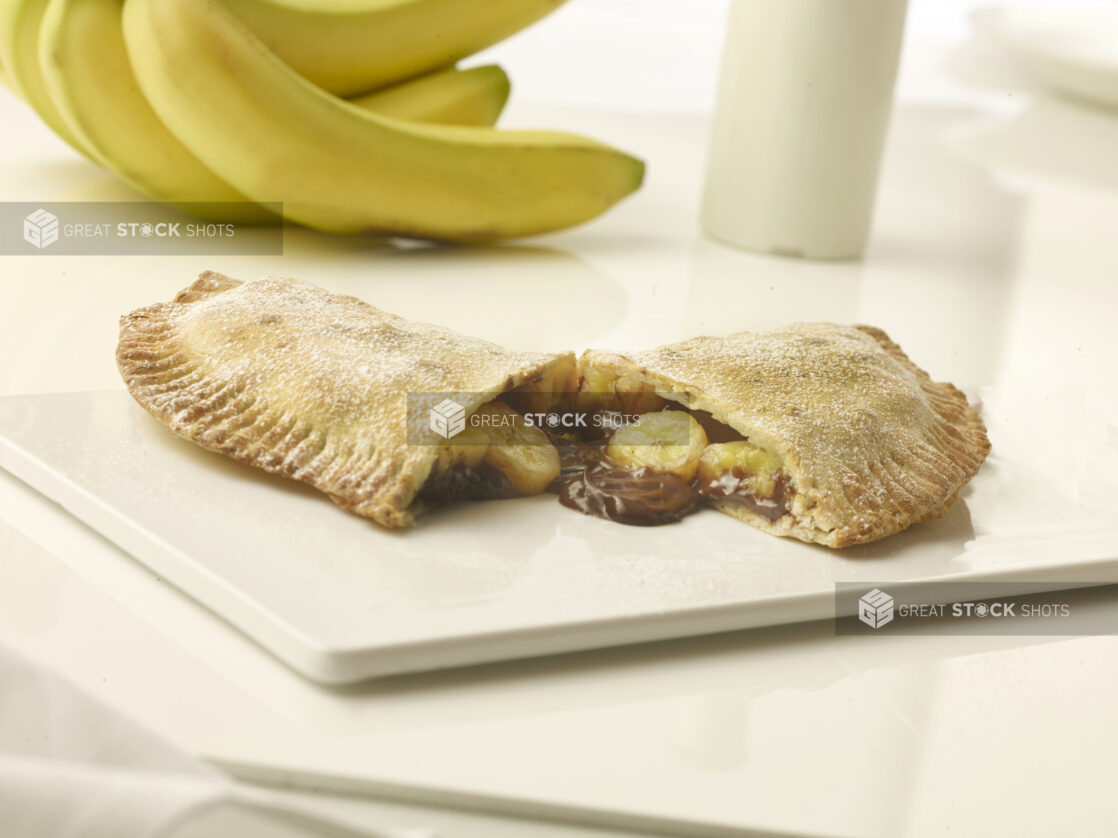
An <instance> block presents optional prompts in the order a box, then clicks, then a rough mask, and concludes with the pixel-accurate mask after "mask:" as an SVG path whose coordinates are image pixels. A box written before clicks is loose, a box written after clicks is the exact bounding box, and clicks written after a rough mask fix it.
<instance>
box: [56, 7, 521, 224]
mask: <svg viewBox="0 0 1118 838" xmlns="http://www.w3.org/2000/svg"><path fill="white" fill-rule="evenodd" d="M123 5H124V4H123V0H49V5H48V6H47V9H46V12H45V13H44V15H43V18H42V23H41V25H40V29H39V63H40V65H41V69H42V74H43V77H44V79H45V82H46V89H47V91H48V93H49V95H50V99H51V101H52V102H53V103H54V105H55V107H56V108H57V110H58V113H59V114H60V115H61V117H62V118H63V119H64V120H65V123H66V125H67V126H68V127H69V128H70V130H71V131H72V132H73V134H74V136H76V137H77V138H78V139H79V140H80V142H81V143H82V145H83V147H85V148H86V149H88V150H89V153H90V155H91V156H92V157H93V158H94V159H95V160H96V161H97V162H98V163H100V164H101V165H102V166H103V167H104V168H106V169H108V170H109V171H111V172H114V173H115V174H117V175H118V176H119V177H120V178H121V179H122V180H123V181H125V182H126V183H128V184H129V185H130V186H131V187H132V188H133V189H136V190H137V191H138V192H141V193H143V194H145V195H148V196H150V197H152V198H155V199H156V200H159V201H165V202H167V203H170V204H174V205H176V206H178V207H180V208H181V209H184V210H186V211H188V212H191V213H193V214H195V215H204V216H206V217H208V218H211V219H213V220H221V221H232V222H239V223H263V222H268V221H273V222H274V221H277V220H278V218H277V217H276V216H275V215H274V214H272V213H270V212H268V211H267V210H265V209H264V208H263V207H259V206H256V205H255V204H253V203H251V202H250V201H249V199H248V198H246V197H245V196H244V195H242V194H241V193H240V192H238V191H237V190H236V189H234V188H233V187H232V186H230V185H229V184H227V183H226V182H225V181H223V180H221V178H219V177H218V176H217V175H215V174H214V173H213V172H211V171H210V169H209V168H208V167H207V166H206V165H205V164H204V163H202V161H201V160H199V159H198V158H197V157H195V156H194V155H193V154H192V153H191V152H190V150H189V149H187V148H186V146H184V145H183V144H182V143H181V142H179V140H178V139H177V138H176V137H175V135H174V134H172V133H171V132H170V131H168V130H167V128H166V126H164V124H163V122H162V121H161V120H160V119H159V117H158V116H156V114H155V111H153V110H152V109H151V105H149V104H148V101H147V99H145V98H144V96H143V94H142V93H141V92H140V90H139V87H138V85H137V82H136V77H135V75H134V74H133V72H132V66H131V64H130V63H129V60H128V53H127V50H126V49H125V46H124V34H123V32H122V30H121V15H122V13H123ZM507 95H508V79H507V77H506V76H505V74H504V72H503V71H502V70H501V69H500V68H499V67H479V68H477V69H476V70H469V71H458V70H454V69H451V70H445V71H443V72H440V73H437V74H434V75H432V76H427V77H421V78H419V79H416V80H414V81H409V82H404V83H402V84H399V85H396V86H395V87H392V88H388V89H386V90H384V91H381V92H378V93H376V94H372V95H370V96H367V97H365V98H364V99H363V100H362V101H361V102H358V103H357V104H358V105H359V106H361V107H364V108H368V109H370V110H388V111H389V112H391V113H393V114H394V115H397V116H400V117H407V118H412V119H420V120H423V119H428V118H434V119H435V120H446V121H453V120H454V119H455V118H461V119H462V120H463V121H468V120H471V119H474V120H478V121H482V122H483V124H491V122H485V120H493V119H496V117H497V114H499V113H500V109H501V106H502V105H503V104H504V101H505V99H506V98H507ZM202 202H221V206H211V205H209V204H208V203H206V204H205V205H199V204H200V203H202Z"/></svg>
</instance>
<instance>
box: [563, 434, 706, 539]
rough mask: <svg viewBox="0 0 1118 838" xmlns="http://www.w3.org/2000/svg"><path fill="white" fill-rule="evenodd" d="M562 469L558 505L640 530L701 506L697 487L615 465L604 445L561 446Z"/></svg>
mask: <svg viewBox="0 0 1118 838" xmlns="http://www.w3.org/2000/svg"><path fill="white" fill-rule="evenodd" d="M559 457H560V462H561V463H562V471H561V473H560V475H559V479H558V480H557V481H555V483H553V484H552V486H551V488H552V490H553V491H557V492H558V493H559V503H561V504H563V506H566V507H568V508H570V509H575V510H577V511H579V512H581V513H583V514H584V515H593V516H595V517H597V518H605V519H607V520H609V521H616V522H617V523H619V524H629V525H631V526H635V527H654V526H658V525H659V524H670V523H671V522H673V521H678V520H679V519H680V518H682V517H684V516H685V515H690V514H691V513H692V512H695V511H696V510H697V509H698V508H699V493H698V492H697V491H695V487H694V485H692V484H691V483H688V482H687V481H686V480H684V479H682V478H680V477H677V476H676V475H674V474H658V473H657V472H654V471H650V470H649V469H647V468H642V469H638V470H636V471H630V470H629V469H623V468H617V467H616V466H613V465H610V463H609V461H608V460H606V458H605V447H604V446H603V445H569V444H568V445H561V446H560V447H559Z"/></svg>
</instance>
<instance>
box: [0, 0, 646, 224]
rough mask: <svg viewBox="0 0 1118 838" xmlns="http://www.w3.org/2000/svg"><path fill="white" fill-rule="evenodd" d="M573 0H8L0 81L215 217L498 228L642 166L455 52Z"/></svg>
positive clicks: (591, 200) (94, 146) (549, 218)
mask: <svg viewBox="0 0 1118 838" xmlns="http://www.w3.org/2000/svg"><path fill="white" fill-rule="evenodd" d="M561 2H562V0H320V1H319V2H314V0H0V82H3V83H4V84H5V85H6V86H8V87H10V88H12V89H13V90H14V91H15V92H16V93H17V94H18V95H19V96H21V97H22V98H23V99H24V100H25V101H26V102H27V103H28V104H29V105H30V106H31V107H32V108H33V109H34V110H35V111H36V112H37V113H38V115H39V116H40V117H41V118H42V119H43V121H44V122H46V123H47V125H48V126H49V127H50V128H51V129H52V130H54V132H55V133H56V134H58V135H59V136H60V137H61V138H62V139H64V140H65V141H66V142H67V143H69V144H70V145H71V146H73V148H75V149H76V150H77V151H78V152H80V153H81V154H83V155H85V156H86V157H88V158H89V159H90V160H92V161H93V162H95V163H97V164H98V165H100V166H102V167H104V168H105V169H107V170H109V171H111V172H113V173H114V174H116V175H117V176H118V177H120V179H121V180H123V181H124V182H126V183H127V184H129V185H130V186H131V187H133V188H134V189H136V190H137V191H139V192H141V193H143V194H145V195H147V196H149V197H151V198H153V199H155V200H158V201H163V202H165V203H168V204H172V205H175V206H177V207H180V208H182V209H183V210H185V211H187V212H191V213H193V214H196V215H201V216H204V217H207V218H209V219H211V220H215V221H232V222H240V223H269V222H277V221H279V218H278V217H277V216H276V215H275V214H274V213H273V212H271V211H269V210H268V209H266V208H265V206H263V205H266V204H276V203H279V204H282V205H283V214H284V217H285V218H287V219H289V220H292V221H296V222H298V223H300V224H304V225H306V226H308V227H312V228H314V229H317V230H323V231H327V232H335V233H377V234H383V235H401V236H413V237H417V238H426V239H437V240H445V241H455V242H488V241H495V240H499V239H505V238H513V237H517V236H528V235H534V234H538V233H545V232H550V231H554V230H559V229H563V228H566V227H570V226H573V225H575V224H579V223H581V222H584V221H587V220H589V219H591V218H593V217H595V216H597V215H599V214H601V213H602V212H604V211H605V210H607V209H609V208H610V207H611V206H612V205H613V204H615V203H616V202H617V201H619V200H621V199H622V198H624V197H625V196H626V195H628V194H630V193H631V192H633V191H634V190H636V189H637V188H638V187H639V186H640V184H641V180H642V178H643V175H644V164H643V163H642V162H641V161H640V160H637V159H636V158H633V157H631V156H629V155H627V154H625V153H623V152H620V151H618V150H616V149H613V148H610V147H609V146H606V145H603V144H601V143H598V142H595V141H593V140H590V139H586V138H583V137H579V136H575V135H572V134H564V133H559V132H551V131H499V130H497V129H495V128H494V127H493V125H494V123H495V122H496V120H497V118H498V117H499V115H500V113H501V110H502V108H503V107H504V104H505V101H506V100H507V98H508V94H509V81H508V78H507V76H506V75H505V73H504V72H503V71H502V70H501V68H499V67H496V66H489V67H477V68H474V69H469V70H462V69H458V68H457V67H456V66H455V65H456V62H458V61H459V60H460V59H462V58H464V57H466V56H468V55H471V54H473V53H474V52H477V51H478V50H480V49H483V48H484V47H487V46H489V45H491V44H493V43H496V42H497V41H499V40H501V39H502V38H505V37H507V36H509V35H511V34H513V33H514V32H517V31H518V30H520V29H522V28H524V27H525V26H527V25H529V24H531V23H533V22H535V21H536V20H538V19H539V18H541V17H543V16H544V15H546V14H547V13H548V12H550V11H552V10H553V9H554V8H556V7H557V6H558V5H560V3H561ZM215 204H217V205H218V206H217V208H215V206H214V205H215ZM222 205H224V206H222Z"/></svg>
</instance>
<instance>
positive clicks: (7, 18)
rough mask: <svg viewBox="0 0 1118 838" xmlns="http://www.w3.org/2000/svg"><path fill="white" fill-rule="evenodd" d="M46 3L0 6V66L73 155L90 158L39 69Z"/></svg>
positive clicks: (25, 0)
mask: <svg viewBox="0 0 1118 838" xmlns="http://www.w3.org/2000/svg"><path fill="white" fill-rule="evenodd" d="M46 7H47V0H4V1H3V2H0V63H2V64H3V65H4V71H5V72H6V73H7V76H8V80H9V81H10V82H11V84H12V87H13V88H14V89H15V91H16V93H17V94H18V95H19V96H20V97H21V98H22V99H23V100H24V101H25V102H27V104H29V105H30V106H31V107H32V109H33V110H34V111H35V113H37V114H38V115H39V117H40V119H42V120H43V122H45V123H46V124H47V125H48V126H50V128H51V130H52V131H54V133H55V134H57V135H58V136H59V137H61V138H62V139H63V140H65V141H66V142H67V143H69V144H70V145H71V146H72V147H73V148H74V149H75V150H76V151H78V152H80V153H81V154H84V155H86V156H87V157H88V156H90V153H89V151H88V149H87V148H86V147H85V145H84V144H83V143H82V142H81V140H80V139H78V137H77V136H75V135H74V133H73V131H71V130H70V128H69V126H68V125H67V124H66V122H65V120H64V119H63V118H62V115H61V114H59V112H58V109H57V108H55V106H54V104H53V103H52V102H51V99H50V96H49V95H48V93H47V89H46V83H45V82H44V80H43V75H42V72H41V71H40V68H39V47H38V39H39V23H40V21H41V20H42V17H43V13H44V12H45V11H46Z"/></svg>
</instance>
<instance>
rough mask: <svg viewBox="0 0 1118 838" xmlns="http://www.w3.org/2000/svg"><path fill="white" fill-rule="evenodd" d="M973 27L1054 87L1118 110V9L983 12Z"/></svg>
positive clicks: (1068, 5) (1035, 6) (1045, 7)
mask: <svg viewBox="0 0 1118 838" xmlns="http://www.w3.org/2000/svg"><path fill="white" fill-rule="evenodd" d="M971 22H972V23H973V25H974V27H975V28H976V29H977V30H978V31H979V32H980V33H982V34H984V35H986V36H988V37H990V38H993V39H994V40H996V41H997V42H998V43H1000V44H1001V45H1002V46H1004V47H1005V48H1007V49H1008V50H1010V51H1011V52H1012V53H1013V54H1014V55H1015V56H1016V58H1017V59H1018V60H1019V61H1020V62H1021V63H1022V64H1024V65H1025V66H1026V67H1027V68H1028V70H1029V71H1031V73H1032V74H1033V75H1034V76H1035V77H1036V78H1037V80H1039V81H1041V82H1043V83H1044V84H1046V85H1048V86H1049V87H1051V88H1053V89H1055V90H1057V91H1060V92H1062V93H1065V94H1070V95H1071V96H1074V97H1076V98H1078V99H1084V100H1087V101H1089V102H1092V103H1095V104H1101V105H1105V106H1108V107H1112V108H1118V4H1115V3H1102V2H1082V0H1067V1H1066V2H1059V3H1053V2H1047V3H1020V4H1014V5H1005V6H994V7H991V8H986V9H979V10H978V11H976V12H974V14H972V15H971Z"/></svg>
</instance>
